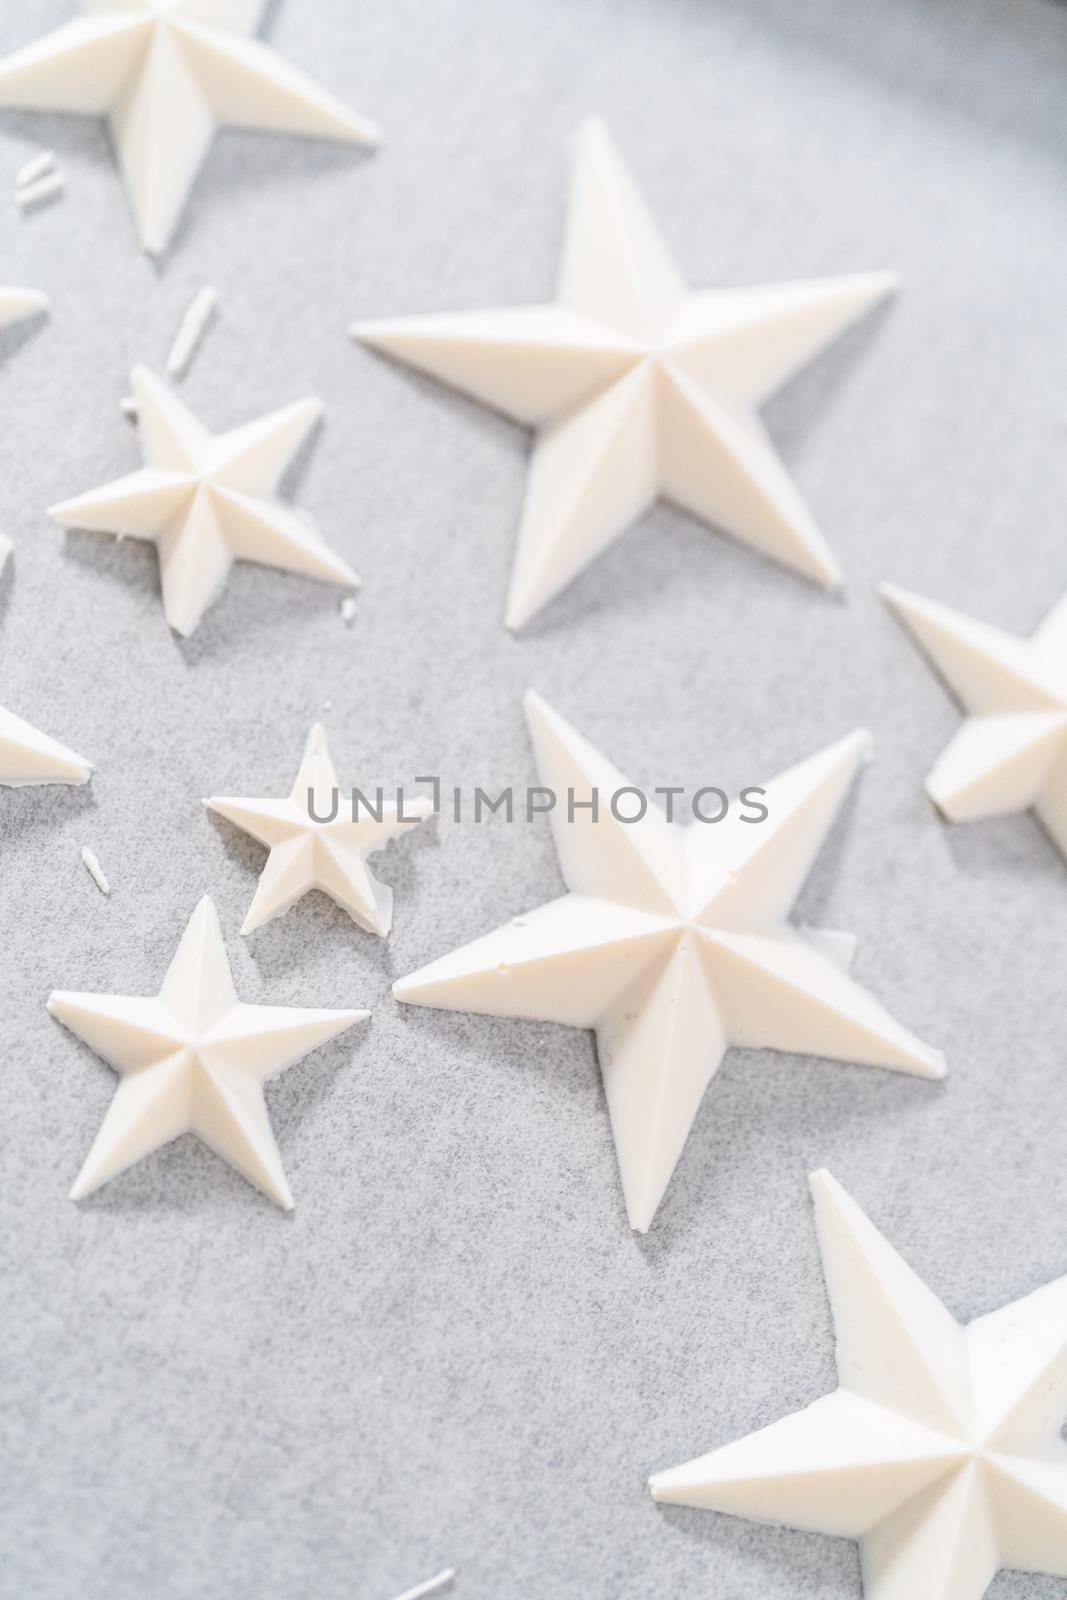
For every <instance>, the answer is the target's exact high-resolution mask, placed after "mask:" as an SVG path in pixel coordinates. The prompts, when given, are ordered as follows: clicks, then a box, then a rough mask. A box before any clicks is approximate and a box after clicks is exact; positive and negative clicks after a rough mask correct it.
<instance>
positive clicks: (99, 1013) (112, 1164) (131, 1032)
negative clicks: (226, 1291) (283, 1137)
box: [48, 895, 370, 1210]
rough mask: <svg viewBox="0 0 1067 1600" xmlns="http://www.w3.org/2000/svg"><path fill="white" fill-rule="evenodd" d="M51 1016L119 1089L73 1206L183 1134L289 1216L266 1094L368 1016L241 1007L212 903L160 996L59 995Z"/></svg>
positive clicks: (188, 935) (192, 922)
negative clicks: (271, 1083)
mask: <svg viewBox="0 0 1067 1600" xmlns="http://www.w3.org/2000/svg"><path fill="white" fill-rule="evenodd" d="M48 1009H49V1011H50V1012H51V1013H52V1015H53V1016H54V1017H57V1018H58V1019H59V1021H60V1022H62V1023H63V1025H64V1027H67V1028H69V1029H70V1030H71V1032H72V1033H76V1034H77V1035H78V1038H79V1039H84V1041H85V1043H86V1044H87V1045H88V1046H89V1048H90V1049H91V1050H93V1051H95V1052H96V1054H97V1055H98V1056H100V1057H102V1059H103V1060H104V1061H106V1062H107V1063H108V1065H109V1066H112V1067H114V1068H115V1071H116V1072H117V1073H118V1074H119V1078H120V1080H121V1081H120V1083H119V1086H118V1089H117V1090H116V1091H115V1098H114V1100H112V1102H111V1105H110V1107H109V1108H108V1113H107V1116H106V1117H105V1118H104V1121H103V1123H102V1125H101V1128H100V1132H99V1133H98V1134H97V1136H96V1139H95V1141H94V1143H93V1147H92V1149H91V1150H90V1151H89V1155H88V1157H87V1158H86V1162H85V1165H84V1166H83V1167H82V1170H81V1173H80V1175H79V1177H78V1180H77V1182H76V1183H75V1185H74V1187H73V1189H72V1190H71V1191H70V1197H71V1199H72V1200H81V1199H84V1197H85V1196H86V1195H87V1194H91V1193H92V1192H93V1190H94V1189H98V1188H99V1187H100V1185H101V1184H102V1183H106V1182H107V1180H108V1179H109V1178H114V1177H116V1176H117V1174H118V1173H120V1172H125V1170H126V1168H127V1167H131V1166H133V1164H134V1162H136V1161H140V1160H141V1159H142V1158H143V1157H144V1156H147V1155H151V1153H152V1151H153V1150H158V1149H160V1147H161V1146H162V1145H165V1144H169V1143H170V1141H171V1140H172V1139H176V1138H177V1137H178V1135H179V1134H182V1133H195V1134H196V1136H197V1138H199V1139H202V1140H203V1142H204V1144H206V1145H207V1146H208V1148H209V1149H210V1150H214V1152H215V1154H216V1155H220V1156H221V1157H222V1159H223V1160H224V1161H228V1162H229V1163H230V1166H231V1167H235V1168H236V1169H237V1171H238V1172H239V1173H240V1174H241V1176H242V1177H244V1178H247V1179H248V1181H249V1183H251V1184H254V1185H255V1186H256V1188H257V1189H262V1191H263V1193H264V1194H266V1195H268V1196H269V1197H270V1199H272V1200H273V1201H275V1202H276V1204H278V1205H280V1206H284V1207H285V1209H286V1210H290V1209H291V1208H292V1204H293V1197H292V1194H291V1193H290V1190H289V1185H288V1183H287V1182H286V1178H285V1173H284V1172H283V1171H282V1158H281V1156H280V1155H279V1153H278V1146H277V1144H276V1143H275V1140H274V1133H273V1131H272V1129H271V1125H270V1118H269V1117H268V1115H267V1107H266V1104H265V1102H264V1099H263V1088H262V1085H263V1083H264V1082H265V1080H266V1079H268V1078H274V1077H277V1075H278V1074H279V1073H280V1072H284V1071H285V1069H286V1067H291V1066H292V1065H293V1063H294V1062H295V1061H299V1060H300V1059H301V1058H302V1057H303V1056H306V1055H307V1054H308V1053H309V1052H310V1051H312V1050H314V1049H316V1048H317V1047H318V1046H319V1045H320V1044H325V1043H326V1041H327V1040H328V1039H333V1038H335V1037H336V1035H337V1034H339V1033H344V1031H345V1029H346V1028H350V1027H351V1026H352V1025H353V1023H356V1022H363V1021H364V1020H365V1019H366V1018H367V1017H368V1016H369V1015H370V1013H369V1012H368V1011H318V1010H316V1011H305V1010H302V1009H301V1008H299V1007H296V1006H247V1005H243V1004H242V1003H241V1001H240V1000H238V998H237V995H236V993H235V991H234V987H233V979H232V978H231V976H230V964H229V962H228V961H227V959H226V949H225V946H224V945H223V942H222V933H221V931H220V929H219V919H218V916H217V914H216V911H215V907H214V906H213V905H212V903H211V901H210V900H209V898H208V897H207V895H205V896H204V898H203V899H202V900H201V902H200V904H199V905H198V906H197V908H196V910H195V911H194V912H193V915H192V917H191V918H190V919H189V925H188V927H187V928H186V930H185V932H184V933H183V934H182V938H181V943H180V944H179V945H178V949H177V952H176V953H175V956H174V960H173V961H172V962H171V964H170V967H169V968H168V970H167V975H166V977H165V978H164V980H163V987H162V988H161V989H160V991H159V995H158V997H157V998H155V999H140V998H134V997H130V996H127V995H110V994H68V993H65V992H63V993H60V992H57V993H55V994H53V995H51V996H50V997H49V1001H48Z"/></svg>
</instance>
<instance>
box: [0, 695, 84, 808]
mask: <svg viewBox="0 0 1067 1600" xmlns="http://www.w3.org/2000/svg"><path fill="white" fill-rule="evenodd" d="M92 770H93V769H92V766H91V764H90V763H89V762H88V761H86V760H85V758H84V756H79V755H75V753H74V751H73V750H68V749H67V747H66V745H63V744H60V743H59V742H58V741H57V740H55V739H50V738H49V737H48V735H47V734H46V733H41V732H40V730H39V729H37V728H32V727H31V726H30V724H29V723H28V722H23V720H22V718H21V717H16V716H15V714H14V712H12V711H5V710H4V708H3V706H0V785H3V786H4V787H5V788H8V789H21V788H24V787H25V786H26V785H28V784H31V783H87V782H88V781H89V778H90V777H91V775H92Z"/></svg>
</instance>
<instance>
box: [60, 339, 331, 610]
mask: <svg viewBox="0 0 1067 1600" xmlns="http://www.w3.org/2000/svg"><path fill="white" fill-rule="evenodd" d="M130 382H131V384H132V386H133V395H134V399H135V401H136V404H137V420H138V425H139V427H140V432H141V449H142V453H143V456H144V460H145V466H144V467H143V468H142V470H141V471H140V472H131V473H130V474H129V475H128V476H127V477H125V478H118V479H116V480H115V482H114V483H108V484H105V485H104V486H103V488H100V489H93V490H91V491H90V492H89V493H88V494H83V495H79V496H78V497H77V498H76V499H74V500H65V501H64V502H63V503H62V505H58V506H52V508H51V509H50V511H49V513H48V515H49V516H50V517H52V518H54V520H55V521H56V522H58V523H59V524H60V525H61V526H62V527H64V528H91V529H94V530H95V531H96V532H98V533H114V534H118V535H119V536H120V537H127V536H128V537H130V538H133V539H147V540H148V541H149V542H150V543H151V544H154V545H155V546H156V549H157V550H158V552H159V570H160V577H161V579H162V584H163V610H164V612H165V614H166V618H167V621H168V622H169V623H170V625H171V627H172V628H173V629H174V630H175V632H177V633H181V634H190V633H192V632H193V630H194V628H196V626H197V624H198V623H199V621H200V619H201V617H202V616H203V615H204V612H205V611H206V610H207V608H208V606H209V605H211V603H212V601H213V600H215V599H216V597H217V596H218V595H219V593H220V592H221V591H222V588H223V587H224V585H225V583H226V579H227V577H228V576H229V572H230V568H231V567H232V566H233V563H234V562H235V561H255V562H258V563H259V564H260V565H261V566H265V567H278V568H280V569H281V570H282V571H283V572H296V573H300V574H302V575H303V576H304V577H308V578H318V579H320V580H321V581H322V582H323V583H338V584H345V585H347V586H348V587H350V588H355V587H358V584H359V579H358V578H357V577H356V574H355V573H354V572H353V571H352V569H351V567H350V566H348V564H347V563H346V562H344V561H342V560H341V558H340V556H335V555H334V554H333V552H332V551H331V550H330V549H328V547H327V546H326V544H325V543H324V541H323V539H322V536H321V535H320V533H319V531H318V528H317V527H316V525H315V523H314V522H313V521H312V519H311V517H309V516H308V515H307V514H306V513H305V512H297V511H294V510H291V509H290V508H289V507H288V506H286V505H283V503H282V502H281V501H280V500H279V499H278V498H277V495H276V492H275V491H276V490H277V487H278V484H279V482H280V481H281V479H282V477H283V476H284V474H285V472H286V470H287V469H288V467H289V466H290V464H291V462H292V460H293V458H294V457H295V455H296V454H297V451H298V450H299V449H300V447H301V445H302V444H303V443H304V441H305V439H306V438H307V437H308V435H309V434H310V432H311V430H312V429H313V428H314V426H315V424H316V423H317V422H318V420H319V418H320V417H321V416H322V403H321V402H320V401H318V400H297V401H294V403H293V404H292V405H290V406H284V407H283V408H282V410H281V411H275V412H272V413H271V415H270V416H267V417H261V418H259V420H258V421H256V422H249V423H246V424H245V426H244V427H241V428H234V429H233V430H232V432H230V433H220V434H210V433H208V431H207V429H206V428H204V427H202V426H201V424H200V423H199V422H198V421H197V419H196V418H195V417H194V416H193V414H192V412H191V411H190V410H189V409H188V408H187V407H186V406H185V405H183V403H182V402H181V400H179V399H178V396H177V395H176V394H175V393H174V391H173V390H172V389H169V388H168V387H167V385H166V384H165V383H163V382H162V380H161V379H159V378H157V377H156V376H155V375H154V374H153V373H151V372H149V371H148V369H147V367H135V368H134V370H133V373H132V374H131V378H130Z"/></svg>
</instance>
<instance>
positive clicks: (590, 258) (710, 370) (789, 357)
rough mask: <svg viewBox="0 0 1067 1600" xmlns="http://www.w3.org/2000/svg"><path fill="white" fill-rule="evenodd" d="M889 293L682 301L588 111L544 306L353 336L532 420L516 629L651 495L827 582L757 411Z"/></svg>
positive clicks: (826, 287)
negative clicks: (551, 292)
mask: <svg viewBox="0 0 1067 1600" xmlns="http://www.w3.org/2000/svg"><path fill="white" fill-rule="evenodd" d="M895 286H896V279H895V278H894V277H893V276H892V275H891V274H890V273H887V272H872V273H865V274H860V275H857V276H853V277H843V278H829V279H822V280H812V281H809V282H802V283H786V284H778V285H773V286H770V287H760V288H749V289H728V290H721V291H719V290H710V291H706V292H702V293H699V292H698V293H690V292H689V291H687V289H686V287H685V285H684V283H683V282H682V279H681V277H680V275H679V273H678V271H677V268H676V267H675V265H674V263H673V261H672V260H671V258H670V256H669V254H668V252H667V248H666V246H665V245H664V243H663V241H662V239H661V238H660V236H659V233H658V232H657V230H656V227H655V224H654V223H653V221H652V219H651V216H650V215H649V213H648V211H647V210H646V208H645V205H644V203H643V201H642V200H641V197H640V196H639V194H638V193H637V191H636V189H635V188H634V186H633V184H632V182H631V180H630V178H629V176H628V174H627V172H626V170H625V168H624V167H623V165H622V162H621V160H620V158H619V156H618V154H617V153H616V151H615V148H614V146H613V145H612V144H611V142H610V140H609V138H608V135H607V132H606V131H605V129H604V127H603V126H602V125H601V124H600V123H599V122H597V121H595V120H591V121H589V122H587V123H586V124H585V126H584V128H583V130H582V135H581V140H580V145H579V151H578V162H577V171H576V176H575V182H574V188H573V192H572V196H571V205H570V213H569V222H568V228H567V236H566V242H565V245H564V252H563V267H562V272H561V277H560V285H559V291H558V297H557V299H556V301H555V302H554V303H552V304H549V305H536V306H518V307H515V308H512V309H508V310H503V311H473V312H457V313H454V314H450V315H449V314H446V315H441V316H423V317H407V318H396V319H393V320H389V321H372V322H362V323H357V324H355V325H354V326H353V328H352V333H353V335H354V337H356V338H357V339H360V340H362V341H363V342H364V343H365V344H368V345H370V346H371V347H372V348H373V349H375V350H379V351H382V352H384V353H385V354H387V355H390V356H393V357H395V358H396V359H397V360H399V361H404V362H407V363H408V364H409V365H411V366H414V367H417V368H419V370H420V371H423V372H427V373H429V374H430V376H431V377H434V378H438V379H440V380H441V381H442V382H443V383H446V384H450V385H451V386H452V387H454V388H456V389H459V390H462V391H463V392H464V393H466V394H468V395H471V396H473V397H474V398H475V399H476V400H481V401H483V402H484V403H485V404H486V405H489V406H493V407H495V408H496V409H497V410H499V411H502V412H503V413H504V414H505V415H506V416H508V417H510V418H512V419H513V420H514V421H515V422H518V423H520V424H522V425H524V426H526V427H530V428H534V429H536V430H537V438H536V442H535V444H534V449H533V455H532V457H531V461H530V472H529V480H528V485H527V493H526V504H525V508H524V511H523V514H522V521H521V525H520V528H519V536H518V548H517V553H516V557H515V564H514V567H513V571H512V580H511V591H510V596H509V599H508V605H507V613H506V619H505V620H506V623H507V626H508V627H509V628H516V629H517V628H521V627H522V626H523V625H524V624H525V623H527V622H529V621H530V619H531V618H532V617H534V616H535V615H536V614H537V612H539V611H540V610H541V609H542V607H544V606H545V605H547V604H548V603H549V601H550V600H552V599H553V598H554V597H555V596H556V595H558V594H559V593H560V592H561V591H562V590H563V589H564V588H565V587H566V586H567V585H568V584H569V583H571V582H572V581H573V580H574V579H575V578H576V577H577V576H578V574H579V573H580V572H582V571H583V570H584V569H585V568H586V567H587V566H588V565H589V564H590V563H591V562H592V561H593V560H595V558H596V557H597V556H598V555H599V554H600V553H601V552H602V551H603V550H605V549H606V548H607V547H608V545H610V544H612V543H613V542H614V540H615V539H617V538H618V537H619V535H620V534H621V533H622V532H623V531H624V530H625V529H626V528H627V527H628V526H629V525H630V524H631V523H633V522H635V521H636V520H637V519H638V518H639V517H641V516H643V515H644V513H645V512H646V511H647V510H648V509H649V507H650V506H651V505H652V504H653V502H654V501H655V500H657V499H658V498H660V497H662V498H665V499H667V500H669V501H672V502H673V503H674V504H675V505H677V506H679V507H680V508H681V509H682V510H683V511H686V512H688V513H690V515H692V516H694V517H696V518H698V519H699V520H701V521H703V522H706V523H709V524H711V525H712V526H713V527H716V528H720V529H722V530H723V531H724V532H727V533H729V534H732V535H733V536H734V537H735V538H736V539H739V540H740V541H741V542H742V543H744V544H747V545H750V546H751V547H752V548H753V549H754V550H756V551H758V552H760V553H761V554H763V555H765V556H769V557H771V558H772V559H774V560H776V561H778V562H780V563H782V564H783V565H784V566H786V567H790V568H792V569H793V570H794V571H796V572H799V573H801V574H802V575H803V576H805V577H807V578H809V579H811V580H813V581H814V582H816V583H818V584H822V585H824V586H826V587H829V588H834V587H837V586H838V585H839V584H840V581H841V573H840V569H839V567H838V565H837V562H836V560H835V559H834V556H833V555H832V553H831V551H830V549H829V546H828V545H827V543H826V541H825V539H824V538H823V535H822V533H821V532H820V531H819V528H818V527H817V525H816V523H815V521H814V519H813V517H812V515H811V513H810V512H809V511H808V509H807V507H806V505H805V504H804V501H803V500H802V498H801V496H800V493H799V491H798V489H797V487H796V485H795V484H794V483H793V481H792V479H791V478H790V476H789V474H788V473H787V471H786V469H785V467H784V465H783V463H782V461H781V459H780V457H779V456H778V454H777V452H776V451H775V449H774V446H773V445H772V443H771V441H770V439H769V437H768V435H767V433H766V431H765V429H764V427H763V424H762V422H761V421H760V418H759V408H760V407H761V406H762V405H763V403H764V402H765V401H766V400H767V399H769V397H770V396H771V395H772V394H774V393H775V392H776V391H777V390H778V389H780V388H781V387H782V386H783V385H784V384H786V383H787V382H788V381H789V379H790V378H792V377H793V376H794V374H795V373H796V372H797V371H799V369H800V368H801V367H803V366H804V365H805V364H806V363H807V362H808V361H810V360H811V359H812V357H813V356H815V355H817V354H818V353H819V351H821V350H822V349H823V348H824V347H825V346H826V345H827V344H829V343H830V342H831V341H832V340H833V339H835V338H837V337H838V335H840V334H841V333H843V332H844V331H845V329H847V328H849V327H850V326H851V325H852V324H853V323H854V322H856V321H857V320H858V319H859V318H860V317H862V316H863V315H864V314H865V313H866V312H867V311H869V310H870V309H871V307H873V306H874V305H876V304H877V303H878V302H879V301H880V300H882V299H884V298H885V297H886V296H887V295H888V294H889V293H891V292H892V290H893V289H894V288H895Z"/></svg>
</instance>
